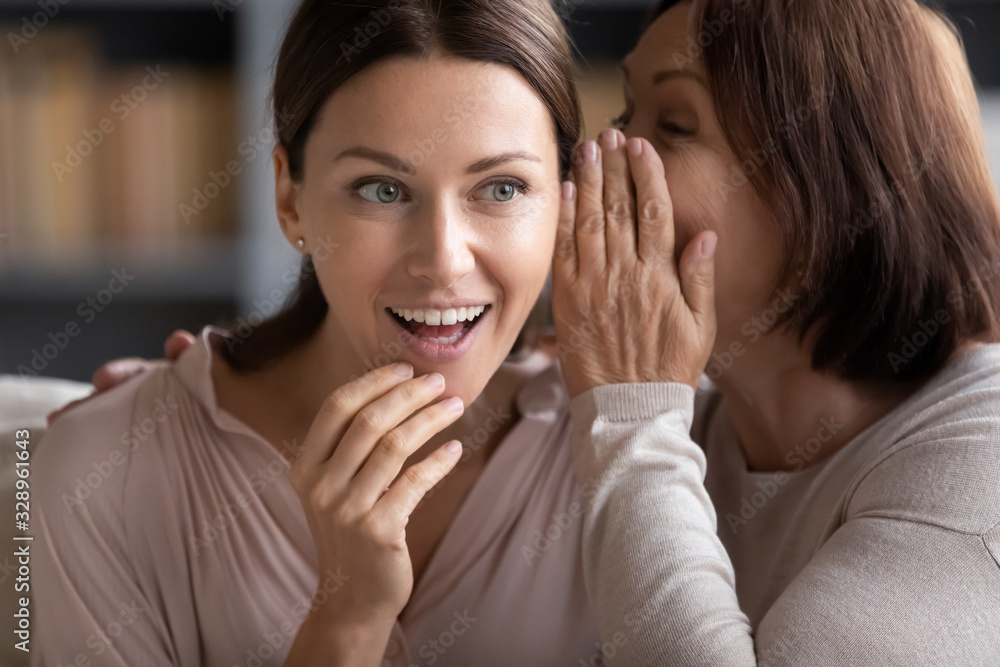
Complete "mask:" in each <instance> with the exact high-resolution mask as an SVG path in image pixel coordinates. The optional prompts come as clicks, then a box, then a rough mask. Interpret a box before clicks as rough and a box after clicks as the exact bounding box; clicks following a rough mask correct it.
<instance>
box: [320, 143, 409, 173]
mask: <svg viewBox="0 0 1000 667" xmlns="http://www.w3.org/2000/svg"><path fill="white" fill-rule="evenodd" d="M348 157H356V158H361V159H362V160H371V161H372V162H378V163H380V164H384V165H385V166H387V167H389V168H390V169H393V170H395V171H398V172H400V173H403V174H412V173H413V172H415V171H416V169H415V168H414V167H413V165H412V164H410V163H409V162H407V161H406V160H404V159H403V158H400V157H396V156H395V155H393V154H392V153H386V152H384V151H377V150H375V149H374V148H368V147H367V146H354V147H352V148H348V149H346V150H343V151H341V152H340V153H339V154H338V155H337V157H335V158H333V161H334V162H336V161H337V160H342V159H344V158H348Z"/></svg>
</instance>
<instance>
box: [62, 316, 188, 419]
mask: <svg viewBox="0 0 1000 667" xmlns="http://www.w3.org/2000/svg"><path fill="white" fill-rule="evenodd" d="M193 344H194V336H193V335H192V334H191V333H190V332H187V331H184V330H177V331H175V332H173V333H172V334H170V338H168V339H167V342H166V343H164V344H163V354H164V356H165V357H166V358H167V361H177V358H178V357H180V356H181V354H182V353H183V352H184V350H186V349H188V348H189V347H191V346H192V345H193ZM154 363H155V362H151V361H147V360H146V359H139V358H138V357H129V358H127V359H115V360H114V361H109V362H108V363H106V364H104V365H103V366H101V367H100V368H98V369H97V370H96V371H94V374H93V375H92V376H91V378H90V381H91V382H92V383H93V385H94V393H92V394H90V396H87V397H86V398H81V399H79V400H76V401H72V402H70V403H67V404H66V405H64V406H62V407H61V408H59V409H58V410H56V411H54V412H50V413H49V414H48V415H47V416H46V418H45V419H46V421H47V422H48V423H49V424H51V423H52V421H53V420H54V419H56V418H57V417H59V416H60V415H62V414H63V413H65V412H68V411H69V410H72V409H73V408H74V407H76V406H77V405H80V404H81V403H86V402H87V401H89V400H90V399H91V398H93V397H94V396H96V395H97V394H100V393H103V392H105V391H107V390H108V389H111V388H112V387H116V386H118V385H120V384H121V383H122V382H125V380H128V379H129V378H131V377H134V376H136V375H138V374H139V373H144V372H145V371H147V370H149V369H150V368H152V367H153V364H154Z"/></svg>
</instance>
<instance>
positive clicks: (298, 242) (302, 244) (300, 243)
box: [295, 237, 306, 250]
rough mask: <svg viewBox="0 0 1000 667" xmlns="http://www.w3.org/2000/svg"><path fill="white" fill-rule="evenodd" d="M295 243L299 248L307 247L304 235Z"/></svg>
mask: <svg viewBox="0 0 1000 667" xmlns="http://www.w3.org/2000/svg"><path fill="white" fill-rule="evenodd" d="M295 245H297V246H298V247H299V250H304V249H305V247H306V240H305V239H304V238H302V237H299V240H298V241H296V242H295Z"/></svg>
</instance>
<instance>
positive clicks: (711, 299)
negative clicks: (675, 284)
mask: <svg viewBox="0 0 1000 667" xmlns="http://www.w3.org/2000/svg"><path fill="white" fill-rule="evenodd" d="M718 240H719V237H718V236H717V235H716V233H715V232H703V233H701V234H699V235H698V236H696V237H695V238H694V240H692V241H691V243H689V244H688V246H687V248H685V249H684V254H683V255H682V256H681V262H680V278H681V293H682V294H683V295H684V301H685V302H687V305H688V308H689V309H690V310H691V314H692V315H693V316H694V319H695V322H696V323H697V324H698V328H699V329H700V330H701V331H702V332H703V333H705V334H709V335H711V336H712V337H714V336H715V249H716V245H717V244H718Z"/></svg>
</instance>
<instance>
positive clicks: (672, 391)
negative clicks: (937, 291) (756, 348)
mask: <svg viewBox="0 0 1000 667" xmlns="http://www.w3.org/2000/svg"><path fill="white" fill-rule="evenodd" d="M571 410H572V416H573V422H574V438H573V441H574V465H575V468H576V472H577V474H578V476H579V477H580V480H581V482H582V483H589V484H592V485H593V486H594V488H596V492H595V493H593V494H590V495H588V497H587V507H586V514H585V515H584V536H583V550H584V551H583V555H584V568H585V575H586V580H587V586H588V592H589V595H590V597H591V600H592V602H593V604H594V606H595V608H596V612H597V616H598V621H599V626H600V628H601V634H602V638H603V646H604V653H605V655H606V657H607V658H608V660H609V662H610V664H612V665H624V666H628V667H638V666H641V665H650V666H654V665H655V666H656V667H665V666H670V665H712V666H713V667H730V666H735V665H740V666H749V665H789V666H791V665H794V666H796V667H802V666H808V665H907V666H913V665H948V666H949V667H955V666H961V665H977V666H979V665H1000V345H988V346H982V347H980V348H978V349H973V350H970V351H967V352H965V353H964V354H963V355H962V356H960V357H958V358H956V359H955V360H954V361H953V362H952V363H951V364H950V365H949V366H947V367H946V368H945V369H944V370H942V371H941V372H940V373H938V374H937V375H936V376H935V377H934V378H932V379H931V380H930V381H929V382H928V383H927V384H926V385H924V387H923V388H921V389H920V390H919V391H918V392H917V393H916V394H914V395H913V396H911V397H910V398H909V399H908V400H907V401H906V402H905V403H903V404H902V405H900V406H899V407H897V408H896V409H895V410H893V411H892V412H891V413H889V414H888V415H886V416H885V417H884V418H882V419H881V420H880V421H878V422H877V423H875V424H873V425H872V426H871V427H869V428H868V429H867V430H865V431H864V432H863V433H861V434H860V435H859V436H857V437H856V438H854V439H853V440H852V441H851V442H850V443H849V444H847V445H846V446H845V447H843V448H842V449H841V450H840V451H838V452H836V453H835V454H834V455H833V456H831V457H829V458H827V459H826V460H824V461H822V462H820V463H816V464H815V465H809V460H810V459H811V458H814V457H816V456H817V455H818V451H819V450H820V449H821V448H822V446H823V441H824V440H829V439H830V435H831V433H832V432H833V431H835V430H836V429H837V428H838V425H839V422H838V421H837V415H830V417H829V418H826V419H824V420H823V422H821V423H819V424H817V431H816V437H815V438H812V439H810V440H808V441H807V442H805V443H803V445H802V446H801V448H799V450H798V451H797V452H796V453H793V454H790V455H789V456H790V458H789V460H788V462H789V464H790V465H791V466H792V467H793V468H796V469H797V470H796V471H793V472H787V473H754V472H749V471H748V470H747V465H746V461H745V460H744V458H743V454H742V451H741V450H740V448H739V446H738V443H737V440H736V438H735V435H734V432H733V429H732V426H731V424H730V422H729V420H728V417H727V415H726V409H725V404H724V402H723V401H722V400H721V398H720V397H719V395H718V394H717V393H715V392H713V391H699V392H698V393H697V397H696V396H695V392H694V391H693V390H692V389H691V388H690V387H688V386H685V385H680V384H636V385H613V386H606V387H599V388H597V389H595V390H592V391H588V392H586V393H585V394H582V395H580V396H578V397H576V398H575V399H574V400H573V403H572V406H571ZM689 433H690V434H691V435H690V436H689ZM696 443H697V444H696Z"/></svg>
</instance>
